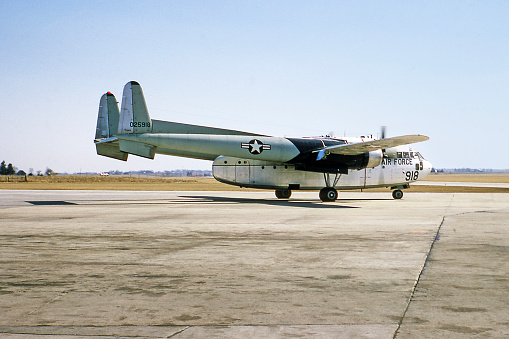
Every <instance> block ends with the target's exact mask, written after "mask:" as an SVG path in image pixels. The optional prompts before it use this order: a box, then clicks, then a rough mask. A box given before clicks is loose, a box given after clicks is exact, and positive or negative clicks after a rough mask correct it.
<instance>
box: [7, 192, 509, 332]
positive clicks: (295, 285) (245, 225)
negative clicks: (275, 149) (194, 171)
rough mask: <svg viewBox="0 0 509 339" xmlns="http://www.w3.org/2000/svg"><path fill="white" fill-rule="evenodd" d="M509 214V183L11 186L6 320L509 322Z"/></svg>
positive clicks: (286, 327) (73, 325)
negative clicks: (323, 192)
mask: <svg viewBox="0 0 509 339" xmlns="http://www.w3.org/2000/svg"><path fill="white" fill-rule="evenodd" d="M508 220H509V194H503V193H490V194H488V193H486V194H477V193H411V192H409V193H405V197H404V198H403V199H402V200H393V199H392V197H391V195H390V192H385V193H379V192H377V193H360V192H340V199H339V200H338V201H336V202H334V203H322V202H320V201H319V199H318V194H317V192H296V193H294V195H293V196H292V199H291V200H290V201H280V200H277V199H276V198H275V197H274V194H273V192H265V191H260V192H125V191H7V190H3V191H0V272H1V277H0V314H1V316H0V334H1V335H2V336H5V337H7V338H18V337H24V336H25V335H26V334H32V335H40V336H41V337H45V336H48V335H49V336H52V337H62V338H63V337H72V338H76V337H100V338H108V337H146V338H248V337H259V338H262V337H264V338H280V337H285V338H292V337H306V338H308V337H316V338H345V337H355V338H419V337H422V338H435V337H462V338H465V337H489V336H492V337H504V336H509V321H508V320H507V305H509V278H508V276H509V261H508V260H507V258H508V255H509V245H508V244H509V221H508ZM36 337H37V336H36Z"/></svg>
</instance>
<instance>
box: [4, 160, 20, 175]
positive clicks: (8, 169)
mask: <svg viewBox="0 0 509 339" xmlns="http://www.w3.org/2000/svg"><path fill="white" fill-rule="evenodd" d="M13 174H16V170H15V169H14V166H12V164H8V165H5V160H4V161H2V163H1V164H0V175H13Z"/></svg>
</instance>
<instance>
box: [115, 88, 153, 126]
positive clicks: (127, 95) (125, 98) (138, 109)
mask: <svg viewBox="0 0 509 339" xmlns="http://www.w3.org/2000/svg"><path fill="white" fill-rule="evenodd" d="M150 132H152V121H151V120H150V116H149V114H148V109H147V104H146V103H145V97H144V96H143V91H142V89H141V86H140V84H139V83H137V82H136V81H130V82H128V83H127V84H126V85H125V87H124V94H123V95H122V108H121V111H120V120H119V124H118V134H139V133H150Z"/></svg>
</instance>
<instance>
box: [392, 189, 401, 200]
mask: <svg viewBox="0 0 509 339" xmlns="http://www.w3.org/2000/svg"><path fill="white" fill-rule="evenodd" d="M392 197H393V198H394V199H401V198H403V191H402V190H394V191H392Z"/></svg>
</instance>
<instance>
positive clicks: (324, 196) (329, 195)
mask: <svg viewBox="0 0 509 339" xmlns="http://www.w3.org/2000/svg"><path fill="white" fill-rule="evenodd" d="M337 198H338V191H337V190H336V189H335V188H334V187H324V188H322V189H321V190H320V200H321V201H323V202H329V201H336V199H337Z"/></svg>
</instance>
